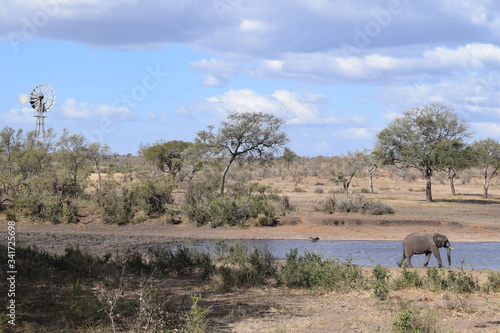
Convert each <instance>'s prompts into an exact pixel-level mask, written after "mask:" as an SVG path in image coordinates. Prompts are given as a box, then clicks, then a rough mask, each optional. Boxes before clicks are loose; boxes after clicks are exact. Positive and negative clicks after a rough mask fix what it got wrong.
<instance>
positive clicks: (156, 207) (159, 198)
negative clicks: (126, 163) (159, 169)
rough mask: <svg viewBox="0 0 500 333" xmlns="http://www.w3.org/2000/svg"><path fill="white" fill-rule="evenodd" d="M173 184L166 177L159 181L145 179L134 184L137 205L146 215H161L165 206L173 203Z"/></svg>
mask: <svg viewBox="0 0 500 333" xmlns="http://www.w3.org/2000/svg"><path fill="white" fill-rule="evenodd" d="M174 188H175V182H174V181H173V180H172V179H170V178H166V177H162V178H160V179H145V180H140V181H139V182H137V183H135V191H136V192H137V199H136V200H137V204H138V206H139V208H140V209H142V210H143V211H144V212H146V214H147V215H148V216H149V215H152V214H163V213H165V211H166V208H167V207H166V205H167V204H172V203H174V198H173V196H172V192H173V190H174Z"/></svg>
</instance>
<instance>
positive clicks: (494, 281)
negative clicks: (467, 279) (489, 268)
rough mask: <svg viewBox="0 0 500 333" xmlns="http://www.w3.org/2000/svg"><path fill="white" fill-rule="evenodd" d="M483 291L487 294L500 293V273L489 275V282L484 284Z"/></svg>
mask: <svg viewBox="0 0 500 333" xmlns="http://www.w3.org/2000/svg"><path fill="white" fill-rule="evenodd" d="M483 289H484V290H485V291H486V292H488V293H489V292H494V293H496V292H499V291H500V273H495V272H490V273H488V281H487V282H486V283H485V284H484V286H483Z"/></svg>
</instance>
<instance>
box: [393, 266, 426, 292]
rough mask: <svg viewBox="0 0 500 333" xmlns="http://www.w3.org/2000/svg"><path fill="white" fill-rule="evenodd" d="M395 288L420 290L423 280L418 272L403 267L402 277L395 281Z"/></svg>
mask: <svg viewBox="0 0 500 333" xmlns="http://www.w3.org/2000/svg"><path fill="white" fill-rule="evenodd" d="M393 286H394V288H395V289H405V288H420V287H421V286H422V280H421V279H420V276H419V275H418V272H417V271H416V270H412V271H409V270H407V269H406V267H404V266H403V269H402V270H401V276H400V277H399V278H396V279H394V281H393Z"/></svg>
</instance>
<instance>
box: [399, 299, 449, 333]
mask: <svg viewBox="0 0 500 333" xmlns="http://www.w3.org/2000/svg"><path fill="white" fill-rule="evenodd" d="M392 328H393V330H394V331H395V332H398V333H437V332H439V328H438V325H437V319H436V317H435V315H434V313H433V312H432V311H431V310H421V309H417V308H415V307H412V306H411V305H410V304H404V305H403V306H402V308H401V310H400V312H399V313H398V314H397V315H396V317H395V318H394V320H393V322H392Z"/></svg>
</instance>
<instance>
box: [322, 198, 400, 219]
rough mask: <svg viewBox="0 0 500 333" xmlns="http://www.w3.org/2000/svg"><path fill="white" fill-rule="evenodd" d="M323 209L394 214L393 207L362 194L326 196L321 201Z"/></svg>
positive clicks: (330, 211)
mask: <svg viewBox="0 0 500 333" xmlns="http://www.w3.org/2000/svg"><path fill="white" fill-rule="evenodd" d="M323 211H324V212H325V213H327V214H333V213H334V212H336V211H337V212H343V213H362V214H366V213H368V214H371V215H385V214H394V209H393V208H392V207H390V206H388V205H387V204H385V203H383V202H381V201H373V200H371V199H368V198H366V197H364V196H362V195H359V194H356V195H353V196H347V195H346V196H342V197H340V198H337V197H335V196H333V197H328V198H327V199H326V200H325V201H324V202H323Z"/></svg>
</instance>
